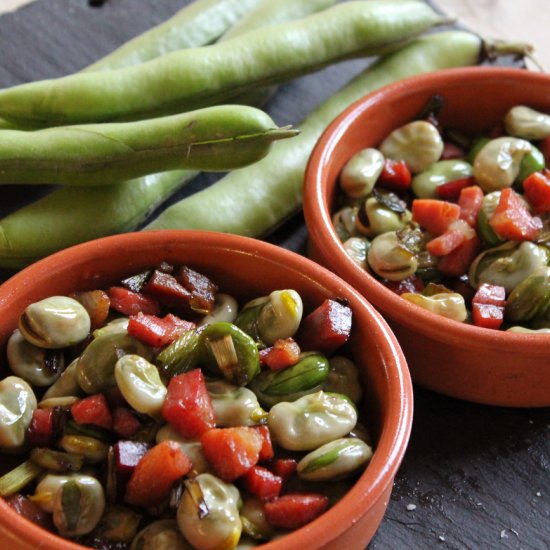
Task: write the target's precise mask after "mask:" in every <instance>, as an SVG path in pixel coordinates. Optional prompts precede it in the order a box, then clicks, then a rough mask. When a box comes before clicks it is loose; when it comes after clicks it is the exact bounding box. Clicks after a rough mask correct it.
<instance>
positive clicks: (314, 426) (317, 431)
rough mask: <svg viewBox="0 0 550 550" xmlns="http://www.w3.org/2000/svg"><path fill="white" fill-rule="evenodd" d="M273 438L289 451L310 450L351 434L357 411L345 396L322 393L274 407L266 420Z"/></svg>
mask: <svg viewBox="0 0 550 550" xmlns="http://www.w3.org/2000/svg"><path fill="white" fill-rule="evenodd" d="M267 421H268V425H269V430H270V432H271V435H272V437H273V439H274V440H275V441H276V442H277V443H278V444H279V445H280V446H281V447H283V448H284V449H288V450H290V451H311V450H312V449H316V448H318V447H320V446H321V445H324V444H325V443H328V442H329V441H332V440H334V439H337V438H340V437H343V436H344V435H346V434H348V433H349V432H350V431H351V430H352V429H353V428H354V427H355V424H356V423H357V411H356V410H355V407H354V406H353V404H352V402H351V401H350V400H349V399H348V398H347V397H345V396H343V395H339V394H331V393H326V392H323V391H319V392H317V393H314V394H311V395H305V396H304V397H301V398H300V399H297V400H296V401H293V402H286V401H285V402H282V403H278V404H277V405H275V406H273V407H272V408H271V410H270V411H269V415H268V417H267Z"/></svg>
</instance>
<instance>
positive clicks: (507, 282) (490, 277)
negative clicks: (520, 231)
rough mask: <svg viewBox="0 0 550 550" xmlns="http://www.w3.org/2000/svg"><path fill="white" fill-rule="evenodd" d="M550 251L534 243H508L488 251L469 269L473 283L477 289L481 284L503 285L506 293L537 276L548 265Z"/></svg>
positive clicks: (477, 258) (478, 257)
mask: <svg viewBox="0 0 550 550" xmlns="http://www.w3.org/2000/svg"><path fill="white" fill-rule="evenodd" d="M549 262H550V252H549V251H548V249H547V248H545V247H543V246H539V245H537V244H535V243H532V242H527V241H524V242H522V243H520V244H519V245H518V243H512V242H508V243H505V244H504V245H501V246H499V247H497V248H489V249H488V250H485V251H483V252H482V253H481V254H479V255H478V256H477V257H476V258H475V259H474V261H473V262H472V265H471V266H470V270H469V280H470V284H471V285H472V286H473V287H474V288H476V289H477V288H478V286H479V285H480V284H482V283H489V284H493V285H498V286H502V287H504V288H505V289H506V292H507V293H510V292H512V290H514V288H515V287H516V286H517V285H518V284H519V283H521V281H523V280H524V279H525V278H527V277H528V276H529V275H530V274H531V273H534V272H535V271H537V270H538V269H539V268H541V267H544V266H546V265H548V263H549Z"/></svg>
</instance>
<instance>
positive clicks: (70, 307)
mask: <svg viewBox="0 0 550 550" xmlns="http://www.w3.org/2000/svg"><path fill="white" fill-rule="evenodd" d="M90 326H91V323H90V316H89V315H88V312H87V311H86V310H85V309H84V307H83V306H82V304H80V303H79V302H77V301H76V300H74V299H73V298H69V297H67V296H50V297H49V298H45V299H44V300H40V301H39V302H35V303H33V304H30V305H29V306H27V307H26V308H25V311H23V313H22V315H21V317H20V318H19V330H20V331H21V333H22V334H23V337H24V338H25V340H27V341H28V342H31V344H34V345H35V346H39V347H42V348H48V349H58V348H65V347H68V346H72V345H74V344H78V343H79V342H82V341H83V340H84V339H85V338H86V337H87V336H88V334H90Z"/></svg>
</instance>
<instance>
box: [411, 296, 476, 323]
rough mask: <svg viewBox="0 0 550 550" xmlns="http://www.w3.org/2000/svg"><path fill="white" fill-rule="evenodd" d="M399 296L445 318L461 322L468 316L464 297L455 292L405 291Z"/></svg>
mask: <svg viewBox="0 0 550 550" xmlns="http://www.w3.org/2000/svg"><path fill="white" fill-rule="evenodd" d="M401 297H402V298H404V299H405V300H407V301H409V302H411V303H413V304H416V305H417V306H420V307H422V308H424V309H427V310H428V311H431V312H432V313H436V314H437V315H441V316H442V317H446V318H447V319H453V320H454V321H459V322H461V323H462V322H463V321H465V320H466V319H467V317H468V311H467V310H466V304H465V302H464V297H463V296H462V295H461V294H458V293H457V292H441V293H439V294H434V295H433V296H424V295H423V294H413V293H412V292H405V293H404V294H401Z"/></svg>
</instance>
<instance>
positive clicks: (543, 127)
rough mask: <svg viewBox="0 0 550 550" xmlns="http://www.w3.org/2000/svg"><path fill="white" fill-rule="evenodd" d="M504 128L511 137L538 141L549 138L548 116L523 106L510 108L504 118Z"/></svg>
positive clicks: (549, 118)
mask: <svg viewBox="0 0 550 550" xmlns="http://www.w3.org/2000/svg"><path fill="white" fill-rule="evenodd" d="M504 127H505V128H506V132H507V133H508V134H510V135H511V136H514V137H517V138H521V139H527V140H539V139H544V138H546V137H548V136H550V116H548V115H547V114H545V113H541V112H539V111H535V109H531V108H530V107H526V106H525V105H516V106H515V107H512V108H511V109H510V110H509V111H508V112H507V113H506V116H505V117H504Z"/></svg>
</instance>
